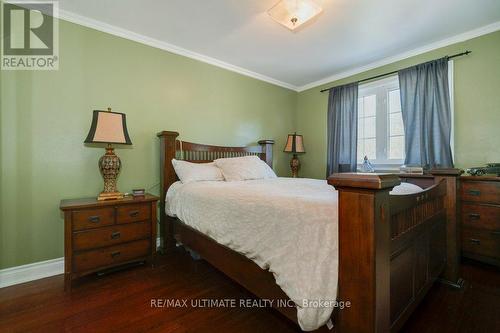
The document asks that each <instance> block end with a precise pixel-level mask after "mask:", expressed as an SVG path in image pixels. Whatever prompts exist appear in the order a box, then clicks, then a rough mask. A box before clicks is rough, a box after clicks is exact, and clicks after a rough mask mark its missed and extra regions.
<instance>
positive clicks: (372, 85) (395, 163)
mask: <svg viewBox="0 0 500 333" xmlns="http://www.w3.org/2000/svg"><path fill="white" fill-rule="evenodd" d="M454 67H455V66H454V62H453V60H449V61H448V86H449V94H450V95H449V100H450V112H451V134H450V146H451V156H452V158H453V160H454V159H455V86H454V69H455V68H454ZM394 82H397V88H396V89H399V77H398V75H397V74H395V75H391V76H389V77H387V78H382V79H379V80H375V81H371V82H368V83H363V84H361V85H359V88H358V99H359V97H360V96H366V95H367V94H366V92H365V91H370V90H376V88H377V87H378V88H380V87H383V86H388V87H391V84H392V85H393V86H394ZM388 91H389V89H387V92H388ZM388 95H389V94H388V93H387V94H386V96H385V98H386V100H387V99H388ZM378 103H379V102H378V98H377V111H376V117H377V125H376V126H377V128H378V127H379V126H378V121H379V115H378V112H379V111H378V110H379V107H378ZM386 103H387V102H386ZM386 107H387V106H386ZM386 110H387V112H386V114H387V119H386V125H385V131H386V134H385V136H386V142H387V143H388V141H389V136H390V133H389V131H388V129H387V126H388V124H389V114H390V112H389V111H388V108H387V109H386ZM378 135H379V133H378V132H377V133H376V139H377V155H378V141H379V140H378ZM405 140H406V134H405ZM387 143H386V148H387V147H388V144H387ZM356 144H357V142H356ZM385 156H387V155H385ZM356 158H357V157H356ZM370 162H372V164H373V166H374V167H375V169H376V170H379V171H380V170H387V171H392V170H399V167H400V166H401V165H403V163H404V159H403V160H396V159H392V160H390V159H386V160H380V159H375V160H370ZM361 165H362V162H361V163H359V162H358V168H359V167H361Z"/></svg>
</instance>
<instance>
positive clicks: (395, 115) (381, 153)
mask: <svg viewBox="0 0 500 333" xmlns="http://www.w3.org/2000/svg"><path fill="white" fill-rule="evenodd" d="M404 143H405V137H404V129H403V118H402V115H401V101H400V98H399V81H398V77H397V76H392V77H389V78H386V79H382V80H377V81H375V82H370V83H367V84H363V85H360V86H359V92H358V156H357V158H358V164H362V163H363V159H364V157H365V156H367V157H368V159H369V160H370V161H371V162H372V163H373V164H376V165H379V166H383V165H388V166H390V165H401V164H403V161H404V158H405V155H404V154H405V149H404Z"/></svg>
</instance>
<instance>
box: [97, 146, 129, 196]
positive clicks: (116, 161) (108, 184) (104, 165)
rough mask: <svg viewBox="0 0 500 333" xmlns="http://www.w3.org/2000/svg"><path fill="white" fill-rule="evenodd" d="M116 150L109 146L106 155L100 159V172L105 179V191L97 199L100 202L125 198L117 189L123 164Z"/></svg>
mask: <svg viewBox="0 0 500 333" xmlns="http://www.w3.org/2000/svg"><path fill="white" fill-rule="evenodd" d="M114 150H115V149H114V148H113V147H111V145H109V146H108V147H107V148H106V154H104V155H103V156H102V157H101V158H100V159H99V170H100V171H101V175H102V178H103V179H104V190H103V191H102V192H101V193H100V194H99V196H98V197H97V200H99V201H101V200H116V199H122V198H123V193H120V192H118V190H117V188H116V179H117V178H118V174H119V173H120V169H121V166H122V163H121V161H120V158H119V157H118V156H116V155H115V152H114Z"/></svg>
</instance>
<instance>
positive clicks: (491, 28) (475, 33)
mask: <svg viewBox="0 0 500 333" xmlns="http://www.w3.org/2000/svg"><path fill="white" fill-rule="evenodd" d="M498 30H500V21H498V22H495V23H492V24H488V25H485V26H483V27H480V28H477V29H473V30H470V31H467V32H464V33H461V34H459V35H455V36H453V37H449V38H446V39H442V40H440V41H438V42H434V43H431V44H427V45H425V46H422V47H419V48H416V49H413V50H411V51H407V52H403V53H400V54H398V55H395V56H392V57H388V58H385V59H382V60H379V61H375V62H372V63H371V64H368V65H364V66H361V67H356V68H353V69H350V70H347V71H344V72H342V73H338V74H334V75H331V76H328V77H325V78H324V79H321V80H318V81H315V82H311V83H308V84H306V85H303V86H301V87H298V88H297V91H298V92H302V91H305V90H308V89H311V88H315V87H318V86H321V85H323V84H327V83H330V82H334V81H337V80H340V79H344V78H346V77H349V76H353V75H356V74H359V73H363V72H366V71H369V70H372V69H375V68H378V67H382V66H385V65H389V64H392V63H394V62H397V61H400V60H403V59H407V58H411V57H414V56H417V55H419V54H422V53H426V52H429V51H433V50H436V49H439V48H442V47H445V46H449V45H452V44H456V43H460V42H464V41H466V40H469V39H472V38H476V37H479V36H482V35H486V34H489V33H492V32H495V31H498Z"/></svg>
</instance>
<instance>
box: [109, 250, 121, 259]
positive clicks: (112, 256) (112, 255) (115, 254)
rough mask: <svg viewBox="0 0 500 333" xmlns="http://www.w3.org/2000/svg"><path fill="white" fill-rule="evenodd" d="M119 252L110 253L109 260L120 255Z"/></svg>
mask: <svg viewBox="0 0 500 333" xmlns="http://www.w3.org/2000/svg"><path fill="white" fill-rule="evenodd" d="M120 254H121V253H120V251H115V252H111V258H116V257H118V256H119V255H120Z"/></svg>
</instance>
